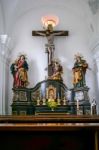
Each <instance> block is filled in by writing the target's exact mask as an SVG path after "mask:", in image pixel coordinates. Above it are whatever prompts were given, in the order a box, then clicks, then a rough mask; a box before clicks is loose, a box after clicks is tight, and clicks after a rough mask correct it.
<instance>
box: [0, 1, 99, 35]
mask: <svg viewBox="0 0 99 150" xmlns="http://www.w3.org/2000/svg"><path fill="white" fill-rule="evenodd" d="M98 2H99V0H83V1H82V0H75V1H74V0H70V1H68V0H61V1H60V0H54V1H53V0H50V1H49V0H36V1H35V0H28V1H27V0H21V1H20V0H0V3H1V6H2V11H3V13H2V14H3V17H4V23H5V24H6V25H7V27H5V32H8V30H9V28H10V25H12V26H13V25H14V23H15V21H16V20H17V19H18V17H20V16H22V15H23V14H24V13H26V12H28V11H29V10H31V9H39V10H40V8H44V7H46V6H48V7H55V6H56V7H57V6H58V7H62V6H66V7H71V8H72V9H73V10H74V11H75V12H77V13H78V14H79V15H82V14H83V15H84V16H85V17H87V19H89V18H88V17H89V15H90V13H91V12H93V13H94V14H95V13H96V11H97V10H98V7H99V3H98ZM72 6H74V7H72ZM77 8H80V9H78V10H77ZM79 10H80V12H78V11H79ZM86 13H87V14H86Z"/></svg>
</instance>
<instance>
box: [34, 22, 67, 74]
mask: <svg viewBox="0 0 99 150" xmlns="http://www.w3.org/2000/svg"><path fill="white" fill-rule="evenodd" d="M32 36H43V37H46V38H47V44H45V48H46V52H47V54H48V76H51V75H52V65H53V60H54V50H55V45H54V37H55V36H68V31H62V30H61V31H53V27H52V25H51V24H49V25H48V26H47V29H46V30H44V31H41V30H40V31H32Z"/></svg>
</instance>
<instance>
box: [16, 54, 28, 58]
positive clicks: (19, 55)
mask: <svg viewBox="0 0 99 150" xmlns="http://www.w3.org/2000/svg"><path fill="white" fill-rule="evenodd" d="M21 56H24V57H25V59H27V55H26V54H25V53H19V54H18V58H20V57H21Z"/></svg>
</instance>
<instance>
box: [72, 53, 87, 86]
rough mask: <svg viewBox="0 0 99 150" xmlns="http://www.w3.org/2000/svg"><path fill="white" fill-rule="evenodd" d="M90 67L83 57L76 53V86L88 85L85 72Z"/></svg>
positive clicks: (74, 79)
mask: <svg viewBox="0 0 99 150" xmlns="http://www.w3.org/2000/svg"><path fill="white" fill-rule="evenodd" d="M87 68H88V64H87V62H86V60H84V59H83V57H82V56H81V55H80V54H78V55H75V63H74V67H73V68H72V70H73V85H74V87H84V86H86V81H85V74H86V70H87Z"/></svg>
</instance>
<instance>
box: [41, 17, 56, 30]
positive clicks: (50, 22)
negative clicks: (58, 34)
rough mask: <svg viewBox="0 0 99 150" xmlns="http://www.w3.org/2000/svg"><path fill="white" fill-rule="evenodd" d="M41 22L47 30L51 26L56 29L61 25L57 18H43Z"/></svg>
mask: <svg viewBox="0 0 99 150" xmlns="http://www.w3.org/2000/svg"><path fill="white" fill-rule="evenodd" d="M41 22H42V24H43V26H44V27H45V28H48V26H49V25H51V26H52V28H53V27H55V26H56V25H57V24H58V23H59V18H58V17H57V16H50V15H49V16H43V17H42V18H41Z"/></svg>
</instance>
